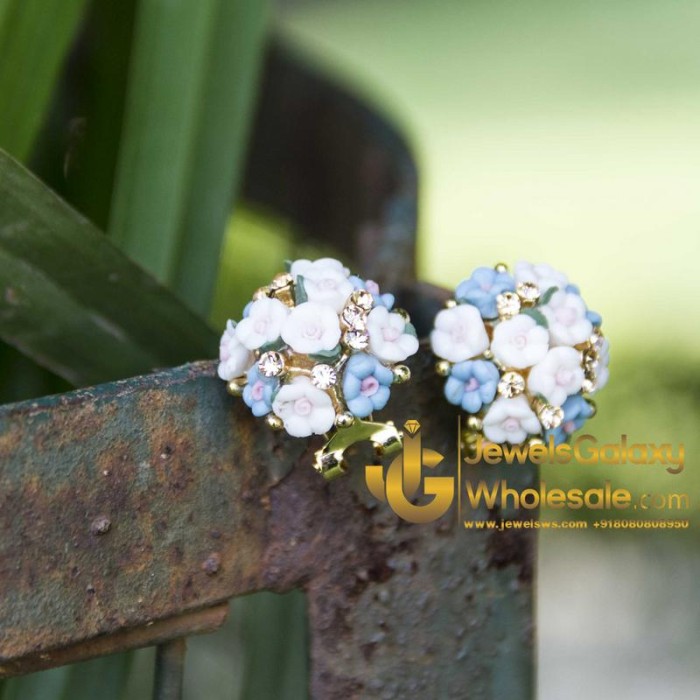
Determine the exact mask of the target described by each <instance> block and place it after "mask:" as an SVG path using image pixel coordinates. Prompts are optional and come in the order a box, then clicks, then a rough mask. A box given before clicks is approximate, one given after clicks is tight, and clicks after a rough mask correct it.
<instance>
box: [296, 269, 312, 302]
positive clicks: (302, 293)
mask: <svg viewBox="0 0 700 700" xmlns="http://www.w3.org/2000/svg"><path fill="white" fill-rule="evenodd" d="M308 300H309V297H308V295H307V294H306V288H305V287H304V278H303V277H302V276H301V275H297V278H296V280H295V281H294V303H295V304H296V305H297V306H299V304H303V303H304V302H306V301H308Z"/></svg>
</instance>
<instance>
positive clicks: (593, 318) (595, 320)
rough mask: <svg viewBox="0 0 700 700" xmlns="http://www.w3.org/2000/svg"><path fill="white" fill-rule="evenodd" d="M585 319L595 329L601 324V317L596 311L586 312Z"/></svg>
mask: <svg viewBox="0 0 700 700" xmlns="http://www.w3.org/2000/svg"><path fill="white" fill-rule="evenodd" d="M586 318H587V319H588V320H589V321H590V322H591V323H592V324H593V325H594V326H595V327H596V328H599V327H600V325H601V324H602V323H603V317H602V316H601V315H600V314H599V313H598V312H597V311H586Z"/></svg>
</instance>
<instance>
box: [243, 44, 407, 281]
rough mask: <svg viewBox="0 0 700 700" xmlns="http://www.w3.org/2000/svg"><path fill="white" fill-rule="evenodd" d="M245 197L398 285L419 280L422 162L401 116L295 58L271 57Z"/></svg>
mask: <svg viewBox="0 0 700 700" xmlns="http://www.w3.org/2000/svg"><path fill="white" fill-rule="evenodd" d="M253 126H254V128H253V133H252V136H251V143H250V150H249V157H248V164H247V169H246V173H245V178H244V186H243V198H244V200H246V201H247V202H249V203H252V204H255V205H257V206H263V207H265V208H268V209H271V210H273V211H274V212H275V213H276V214H278V215H281V216H284V217H285V219H288V220H291V222H292V224H293V225H294V229H295V231H299V232H300V233H301V235H304V236H308V237H311V238H315V239H316V240H319V241H321V242H322V243H323V244H324V245H325V246H333V247H334V248H335V249H336V250H338V251H342V252H343V256H344V259H345V261H346V262H347V263H351V262H353V261H354V262H360V261H361V263H362V264H361V266H359V267H357V269H361V270H362V273H363V275H364V276H365V277H366V278H370V279H374V280H376V281H377V282H379V283H380V284H384V285H386V286H387V288H390V289H391V290H392V291H398V290H401V289H402V288H404V287H408V286H409V285H410V284H411V282H412V281H413V280H414V279H415V261H416V255H415V252H416V251H415V247H416V221H417V199H418V194H417V187H418V185H417V181H418V176H417V171H416V165H415V162H414V159H413V155H412V153H411V150H410V148H409V146H408V144H407V142H406V140H405V139H404V137H403V135H402V134H401V132H400V131H399V130H398V129H397V128H396V125H395V124H393V123H391V122H390V121H389V120H388V119H386V118H385V117H384V116H383V115H382V114H381V113H380V112H379V111H378V110H376V109H375V108H374V107H373V106H371V105H368V104H367V103H364V102H362V101H361V100H360V99H358V98H357V97H356V96H354V95H352V94H351V93H350V92H349V91H347V90H345V89H343V88H342V87H340V86H339V85H337V84H336V83H335V82H333V81H332V80H330V79H329V78H328V77H327V76H325V75H322V74H321V73H319V72H317V71H316V70H315V69H314V68H313V67H311V66H309V65H308V62H304V61H302V60H300V59H299V58H297V57H296V55H295V53H294V51H292V50H290V49H289V48H288V47H285V46H284V45H283V44H282V43H281V42H280V40H279V39H277V40H275V41H273V42H271V44H270V47H269V48H268V52H267V57H266V61H265V70H264V72H263V80H262V86H261V91H260V99H259V104H258V110H257V114H256V117H255V119H254V122H253Z"/></svg>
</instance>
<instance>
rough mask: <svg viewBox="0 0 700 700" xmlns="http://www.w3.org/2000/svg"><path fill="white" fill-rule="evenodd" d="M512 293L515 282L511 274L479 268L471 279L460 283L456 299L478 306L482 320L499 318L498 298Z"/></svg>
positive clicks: (488, 268) (456, 291)
mask: <svg viewBox="0 0 700 700" xmlns="http://www.w3.org/2000/svg"><path fill="white" fill-rule="evenodd" d="M512 291H515V280H514V279H513V277H512V276H511V275H510V274H508V273H507V272H497V271H496V270H494V269H493V268H490V267H477V268H476V270H474V272H472V276H471V277H470V278H469V279H466V280H463V281H462V282H460V283H459V285H458V286H457V289H456V290H455V299H457V301H458V302H460V303H463V302H467V303H469V304H473V305H474V306H476V308H477V309H479V312H480V313H481V316H482V318H497V316H498V310H497V309H496V297H497V296H498V295H499V294H502V293H503V292H512Z"/></svg>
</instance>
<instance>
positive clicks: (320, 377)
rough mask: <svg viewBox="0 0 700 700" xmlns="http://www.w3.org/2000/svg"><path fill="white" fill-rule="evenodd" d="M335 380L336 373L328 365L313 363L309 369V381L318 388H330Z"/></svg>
mask: <svg viewBox="0 0 700 700" xmlns="http://www.w3.org/2000/svg"><path fill="white" fill-rule="evenodd" d="M337 380H338V375H337V374H336V371H335V370H334V369H333V368H332V367H331V366H330V365H315V366H314V367H313V369H312V370H311V383H312V384H313V385H314V386H315V387H318V388H319V389H330V388H331V387H332V386H334V385H335V383H336V381H337Z"/></svg>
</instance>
